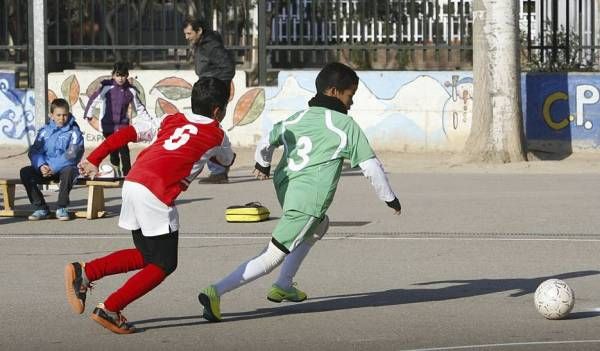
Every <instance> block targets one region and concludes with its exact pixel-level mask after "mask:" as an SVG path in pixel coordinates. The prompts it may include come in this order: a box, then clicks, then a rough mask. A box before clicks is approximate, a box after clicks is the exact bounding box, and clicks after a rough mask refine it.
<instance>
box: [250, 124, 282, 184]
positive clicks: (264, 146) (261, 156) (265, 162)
mask: <svg viewBox="0 0 600 351" xmlns="http://www.w3.org/2000/svg"><path fill="white" fill-rule="evenodd" d="M280 130H281V123H277V124H275V125H274V126H273V129H271V130H270V131H269V132H268V133H265V135H264V137H263V138H262V139H261V140H260V141H259V142H258V145H256V151H255V152H254V160H255V161H256V163H255V165H254V171H253V172H252V174H253V175H254V176H255V177H256V178H258V179H260V180H265V179H268V178H269V176H270V173H271V160H272V159H273V152H274V151H275V149H276V148H277V147H278V146H279V145H280V144H279V138H278V135H279V133H280Z"/></svg>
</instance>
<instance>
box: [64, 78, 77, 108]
mask: <svg viewBox="0 0 600 351" xmlns="http://www.w3.org/2000/svg"><path fill="white" fill-rule="evenodd" d="M79 88H80V87H79V81H78V80H77V77H75V75H74V74H72V75H70V76H69V77H67V79H65V80H64V82H63V83H62V85H61V86H60V90H61V92H62V95H63V97H64V98H65V99H66V100H67V101H68V102H69V105H71V106H73V104H75V103H76V102H77V98H78V97H79Z"/></svg>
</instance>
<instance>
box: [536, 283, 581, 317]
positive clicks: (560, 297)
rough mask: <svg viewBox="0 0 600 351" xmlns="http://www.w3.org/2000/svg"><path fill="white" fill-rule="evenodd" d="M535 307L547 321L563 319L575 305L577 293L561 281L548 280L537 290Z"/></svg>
mask: <svg viewBox="0 0 600 351" xmlns="http://www.w3.org/2000/svg"><path fill="white" fill-rule="evenodd" d="M534 302H535V307H536V308H537V310H538V312H539V313H541V314H542V316H544V317H546V318H547V319H561V318H564V317H565V316H567V315H568V314H569V312H571V310H572V309H573V306H574V305H575V293H574V292H573V290H572V289H571V288H570V287H569V286H568V285H567V283H565V282H563V281H562V280H560V279H548V280H546V281H544V282H543V283H542V284H540V286H538V288H537V289H536V290H535V295H534Z"/></svg>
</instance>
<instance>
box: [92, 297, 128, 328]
mask: <svg viewBox="0 0 600 351" xmlns="http://www.w3.org/2000/svg"><path fill="white" fill-rule="evenodd" d="M90 318H92V320H94V321H96V322H98V324H100V325H101V326H103V327H104V328H106V329H108V330H110V331H111V332H113V333H116V334H131V333H135V327H134V326H132V325H130V324H129V323H127V318H125V316H123V315H122V314H121V312H111V311H109V310H107V309H106V307H105V306H104V304H103V303H99V304H98V305H97V306H96V308H94V312H92V316H91V317H90Z"/></svg>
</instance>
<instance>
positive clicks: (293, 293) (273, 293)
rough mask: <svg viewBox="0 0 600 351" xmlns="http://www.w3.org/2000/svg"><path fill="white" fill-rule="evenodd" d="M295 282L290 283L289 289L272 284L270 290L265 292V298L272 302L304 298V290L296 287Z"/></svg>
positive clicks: (301, 299)
mask: <svg viewBox="0 0 600 351" xmlns="http://www.w3.org/2000/svg"><path fill="white" fill-rule="evenodd" d="M295 285H296V283H294V284H292V286H291V287H290V288H289V289H283V288H282V287H280V286H278V285H277V284H273V286H272V287H271V290H269V293H268V294H267V300H269V301H272V302H277V303H280V302H281V301H283V300H288V301H292V302H302V301H304V300H306V298H307V296H306V293H304V291H302V290H299V289H296V287H295Z"/></svg>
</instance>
